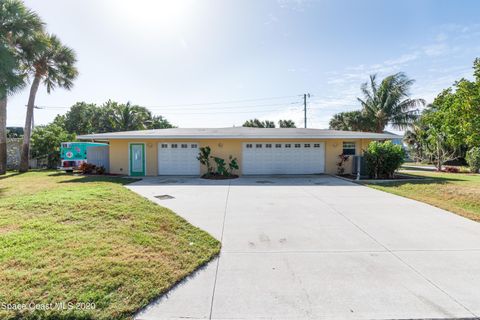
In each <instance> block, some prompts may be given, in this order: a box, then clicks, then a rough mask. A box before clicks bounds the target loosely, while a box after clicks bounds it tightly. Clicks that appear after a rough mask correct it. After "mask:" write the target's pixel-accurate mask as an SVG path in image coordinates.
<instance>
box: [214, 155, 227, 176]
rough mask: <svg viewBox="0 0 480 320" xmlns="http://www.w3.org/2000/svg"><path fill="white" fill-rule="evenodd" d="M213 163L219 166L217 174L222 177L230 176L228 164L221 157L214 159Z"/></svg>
mask: <svg viewBox="0 0 480 320" xmlns="http://www.w3.org/2000/svg"><path fill="white" fill-rule="evenodd" d="M212 158H213V161H215V163H216V164H217V172H216V174H219V175H221V176H228V170H227V164H226V162H225V160H223V158H219V157H212Z"/></svg>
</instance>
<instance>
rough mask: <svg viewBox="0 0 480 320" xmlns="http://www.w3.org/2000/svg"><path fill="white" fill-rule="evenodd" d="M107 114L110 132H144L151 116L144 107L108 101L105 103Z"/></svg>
mask: <svg viewBox="0 0 480 320" xmlns="http://www.w3.org/2000/svg"><path fill="white" fill-rule="evenodd" d="M106 108H107V112H108V114H109V120H110V126H111V131H130V130H145V129H147V128H148V127H149V125H150V123H151V121H152V115H151V113H150V112H149V111H148V109H147V108H145V107H140V106H137V105H132V104H131V103H130V102H127V103H126V104H118V103H116V102H111V101H108V102H107V103H106Z"/></svg>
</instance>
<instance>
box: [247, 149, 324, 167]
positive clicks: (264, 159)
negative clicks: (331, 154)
mask: <svg viewBox="0 0 480 320" xmlns="http://www.w3.org/2000/svg"><path fill="white" fill-rule="evenodd" d="M242 165H243V169H242V172H243V174H313V173H323V172H325V144H324V143H323V142H308V143H305V142H302V143H292V142H248V143H244V144H243V162H242Z"/></svg>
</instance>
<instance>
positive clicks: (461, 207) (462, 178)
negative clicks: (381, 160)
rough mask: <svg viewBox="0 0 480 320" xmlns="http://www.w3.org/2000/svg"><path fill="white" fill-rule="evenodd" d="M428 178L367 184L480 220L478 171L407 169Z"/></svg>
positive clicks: (479, 176)
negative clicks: (472, 172)
mask: <svg viewBox="0 0 480 320" xmlns="http://www.w3.org/2000/svg"><path fill="white" fill-rule="evenodd" d="M408 174H409V175H413V176H422V177H427V178H429V179H426V180H423V181H422V180H419V181H403V182H402V181H396V182H386V183H370V184H367V185H368V186H370V187H372V188H375V189H379V190H382V191H386V192H390V193H393V194H396V195H399V196H403V197H407V198H411V199H414V200H418V201H422V202H425V203H428V204H431V205H433V206H436V207H439V208H442V209H445V210H448V211H451V212H454V213H456V214H459V215H461V216H464V217H466V218H469V219H472V220H474V221H479V222H480V175H479V174H465V173H440V172H427V171H418V172H417V171H415V172H413V171H409V172H408Z"/></svg>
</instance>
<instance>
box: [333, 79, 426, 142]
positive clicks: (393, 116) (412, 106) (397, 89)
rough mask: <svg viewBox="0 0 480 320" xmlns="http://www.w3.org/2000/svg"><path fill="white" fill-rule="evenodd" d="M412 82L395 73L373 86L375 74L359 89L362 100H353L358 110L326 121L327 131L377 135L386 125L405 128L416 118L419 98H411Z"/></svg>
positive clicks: (419, 104)
mask: <svg viewBox="0 0 480 320" xmlns="http://www.w3.org/2000/svg"><path fill="white" fill-rule="evenodd" d="M413 83H414V80H412V79H409V78H408V77H407V76H406V75H405V74H404V73H401V72H399V73H396V74H394V75H391V76H388V77H386V78H385V79H383V80H382V81H381V82H380V84H378V83H377V77H376V75H371V76H370V80H369V81H368V82H365V83H364V84H362V86H361V90H362V93H363V96H364V97H363V98H357V100H358V101H359V102H360V104H361V107H362V108H361V110H357V111H351V112H342V113H338V114H336V115H334V116H333V118H332V119H331V120H330V128H331V129H336V130H347V131H370V132H378V133H381V132H383V131H384V130H385V127H386V126H387V125H388V124H390V125H392V126H393V127H394V128H397V129H405V128H407V127H408V125H410V124H411V123H413V122H414V121H415V120H416V119H417V118H418V109H417V108H418V107H420V106H423V105H425V101H424V100H423V99H411V98H409V96H410V88H411V86H412V85H413Z"/></svg>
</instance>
